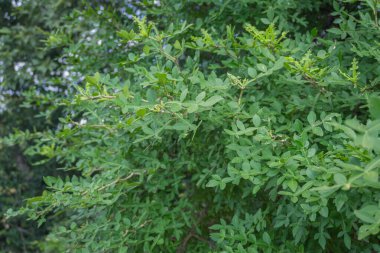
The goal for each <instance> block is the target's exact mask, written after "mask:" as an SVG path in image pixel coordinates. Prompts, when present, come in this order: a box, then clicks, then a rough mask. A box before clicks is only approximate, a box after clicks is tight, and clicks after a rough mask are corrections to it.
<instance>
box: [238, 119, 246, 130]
mask: <svg viewBox="0 0 380 253" xmlns="http://www.w3.org/2000/svg"><path fill="white" fill-rule="evenodd" d="M236 126H237V127H238V128H239V129H240V130H242V131H244V130H245V126H244V124H243V122H241V121H240V120H237V121H236Z"/></svg>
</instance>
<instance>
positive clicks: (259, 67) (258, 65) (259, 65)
mask: <svg viewBox="0 0 380 253" xmlns="http://www.w3.org/2000/svg"><path fill="white" fill-rule="evenodd" d="M256 68H257V69H258V70H259V71H261V72H267V70H268V69H267V66H265V65H264V64H262V63H259V64H257V65H256Z"/></svg>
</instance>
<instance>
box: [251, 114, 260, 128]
mask: <svg viewBox="0 0 380 253" xmlns="http://www.w3.org/2000/svg"><path fill="white" fill-rule="evenodd" d="M252 122H253V124H254V125H255V127H259V126H260V125H261V118H260V116H259V115H257V114H255V115H253V117H252Z"/></svg>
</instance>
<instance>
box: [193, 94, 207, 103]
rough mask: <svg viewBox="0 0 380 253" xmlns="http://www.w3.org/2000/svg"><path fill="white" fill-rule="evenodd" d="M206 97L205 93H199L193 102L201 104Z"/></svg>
mask: <svg viewBox="0 0 380 253" xmlns="http://www.w3.org/2000/svg"><path fill="white" fill-rule="evenodd" d="M205 97H206V92H204V91H202V92H201V93H199V94H198V95H197V97H196V98H195V101H196V102H197V103H199V102H201V101H202V100H203V99H204V98H205Z"/></svg>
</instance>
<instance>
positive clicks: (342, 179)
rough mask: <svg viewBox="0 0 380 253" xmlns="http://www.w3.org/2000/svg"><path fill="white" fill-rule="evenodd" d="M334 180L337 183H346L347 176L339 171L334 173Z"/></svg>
mask: <svg viewBox="0 0 380 253" xmlns="http://www.w3.org/2000/svg"><path fill="white" fill-rule="evenodd" d="M334 181H335V183H337V184H339V185H344V184H346V183H347V178H346V177H345V176H344V175H343V174H341V173H336V174H334Z"/></svg>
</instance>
